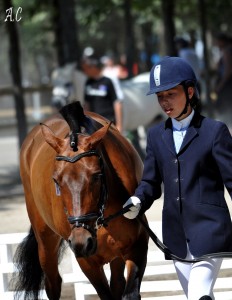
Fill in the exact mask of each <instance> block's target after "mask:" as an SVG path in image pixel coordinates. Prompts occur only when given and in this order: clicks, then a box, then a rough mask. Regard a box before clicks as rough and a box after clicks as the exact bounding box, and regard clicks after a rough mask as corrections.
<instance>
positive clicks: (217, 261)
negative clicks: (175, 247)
mask: <svg viewBox="0 0 232 300" xmlns="http://www.w3.org/2000/svg"><path fill="white" fill-rule="evenodd" d="M193 258H196V257H194V256H193V255H192V254H191V253H190V251H189V248H188V253H187V256H186V259H193ZM222 261H223V259H222V258H213V259H207V260H205V261H200V262H197V263H183V262H179V261H174V266H175V268H176V273H177V275H178V278H179V281H180V283H181V286H182V288H183V290H184V293H185V295H186V297H187V299H188V300H199V299H200V298H201V297H202V296H206V295H207V296H210V297H211V298H212V299H213V300H214V299H215V298H214V295H213V288H214V284H215V281H216V279H217V276H218V272H219V271H220V268H221V264H222Z"/></svg>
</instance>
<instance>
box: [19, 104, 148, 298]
mask: <svg viewBox="0 0 232 300" xmlns="http://www.w3.org/2000/svg"><path fill="white" fill-rule="evenodd" d="M142 169H143V164H142V161H141V159H140V157H139V155H138V153H137V152H136V151H135V149H134V148H133V146H132V145H131V144H130V143H129V142H128V141H127V139H126V138H125V137H123V136H122V135H121V134H120V133H119V131H118V130H117V129H116V127H115V126H114V125H113V124H111V123H110V122H109V121H108V120H106V119H104V118H103V117H101V116H99V115H97V114H95V113H91V112H84V111H83V108H82V106H81V104H80V103H79V102H78V101H77V102H74V103H71V104H68V105H67V106H65V107H63V108H62V109H61V111H60V113H58V114H56V115H54V116H52V117H50V118H48V119H46V120H45V121H44V123H43V124H40V125H39V124H38V125H36V126H35V127H34V128H33V129H32V131H31V132H30V133H29V134H28V136H27V137H26V139H25V141H24V143H23V145H22V148H21V151H20V175H21V179H22V183H23V187H24V192H25V200H26V207H27V212H28V216H29V219H30V222H31V228H30V232H29V234H28V236H27V237H26V238H25V239H24V240H23V242H22V243H21V244H20V245H19V246H18V248H17V251H16V254H15V261H16V262H17V268H18V270H19V272H18V273H17V274H18V275H17V278H16V284H15V287H14V290H15V295H16V296H15V297H16V299H18V298H17V297H18V296H19V292H20V291H22V290H23V291H24V292H25V297H24V299H25V300H27V299H34V300H36V299H39V298H38V297H39V290H40V289H41V288H43V287H44V286H45V290H46V293H47V296H48V298H49V300H58V299H60V295H61V284H62V279H61V276H60V274H59V271H58V263H59V255H60V253H61V249H62V243H65V244H68V245H69V246H70V248H71V249H72V251H73V252H74V254H75V257H76V259H77V262H78V263H79V265H80V267H81V269H82V271H83V272H84V274H85V275H86V276H87V278H88V279H89V281H90V283H91V284H92V285H93V287H94V288H95V289H96V291H97V294H98V296H99V298H100V299H102V300H119V299H123V300H130V299H131V300H132V299H133V300H137V299H141V296H140V285H141V281H142V277H143V274H144V270H145V267H146V262H147V250H148V239H149V237H148V234H147V232H146V231H145V230H144V228H143V227H142V225H141V223H140V222H138V221H137V220H129V219H127V218H125V217H124V216H123V215H119V216H117V218H116V217H115V218H112V219H111V220H110V216H113V215H117V212H119V211H120V210H122V206H123V204H124V203H125V201H126V200H127V199H128V197H130V195H132V194H133V193H134V190H135V188H136V186H137V184H138V182H139V180H140V178H141V175H142ZM143 219H144V220H145V221H146V217H145V215H144V216H143ZM107 220H108V221H107ZM109 220H110V221H109ZM65 241H66V242H67V243H66V242H65ZM107 263H109V264H110V270H111V277H110V282H109V283H108V280H107V278H106V276H105V273H104V268H103V266H104V265H105V264H107ZM125 267H126V271H127V272H126V273H127V276H126V278H125V275H124V269H125Z"/></svg>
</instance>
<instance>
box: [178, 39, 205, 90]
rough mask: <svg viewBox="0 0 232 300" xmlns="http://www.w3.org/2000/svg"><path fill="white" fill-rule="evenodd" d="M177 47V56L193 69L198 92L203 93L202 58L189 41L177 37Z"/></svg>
mask: <svg viewBox="0 0 232 300" xmlns="http://www.w3.org/2000/svg"><path fill="white" fill-rule="evenodd" d="M175 45H176V50H177V55H178V56H179V57H181V58H183V59H184V60H186V61H187V62H188V63H189V64H190V66H191V67H192V68H193V71H194V73H195V75H196V77H197V85H198V91H199V93H201V86H200V80H201V73H202V70H201V61H200V58H199V57H198V56H197V53H196V51H195V49H194V48H193V47H191V45H190V42H189V41H188V40H187V39H184V38H182V37H177V38H175Z"/></svg>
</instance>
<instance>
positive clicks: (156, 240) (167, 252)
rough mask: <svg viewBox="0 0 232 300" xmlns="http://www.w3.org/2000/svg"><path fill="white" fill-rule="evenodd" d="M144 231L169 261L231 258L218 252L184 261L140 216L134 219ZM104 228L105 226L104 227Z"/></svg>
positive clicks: (109, 219) (229, 254) (105, 221)
mask: <svg viewBox="0 0 232 300" xmlns="http://www.w3.org/2000/svg"><path fill="white" fill-rule="evenodd" d="M131 206H133V204H130V205H128V206H126V207H124V208H123V209H122V210H120V211H118V212H117V213H115V214H113V215H110V216H109V217H107V218H105V219H104V220H103V221H104V223H103V224H105V223H106V224H107V223H108V222H109V221H111V220H112V219H114V218H116V217H119V216H121V215H123V214H125V213H126V212H128V211H129V210H130V207H131ZM136 219H137V220H138V221H139V222H140V223H141V224H142V225H143V226H144V228H145V229H146V231H147V232H148V234H149V236H150V238H151V239H152V241H153V242H154V243H155V244H156V246H157V247H158V248H159V249H160V250H161V251H162V252H163V253H164V254H165V256H166V257H167V258H169V259H172V260H177V261H181V262H186V263H196V262H200V261H204V260H206V259H209V258H231V257H232V252H218V253H210V254H206V255H202V256H200V257H198V258H194V259H185V258H181V257H179V256H176V255H175V254H173V253H172V252H171V251H170V250H169V249H168V247H167V246H165V245H164V244H163V243H162V242H161V241H160V239H159V238H158V237H157V235H156V234H155V233H154V232H153V231H152V230H151V228H150V227H149V225H148V224H147V223H146V222H145V221H144V220H143V219H142V217H141V216H137V218H136ZM104 226H105V225H104Z"/></svg>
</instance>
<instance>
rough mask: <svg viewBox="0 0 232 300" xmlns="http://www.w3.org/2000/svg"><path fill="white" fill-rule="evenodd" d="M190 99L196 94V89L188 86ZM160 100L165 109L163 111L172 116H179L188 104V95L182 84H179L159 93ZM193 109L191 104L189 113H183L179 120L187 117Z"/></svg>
mask: <svg viewBox="0 0 232 300" xmlns="http://www.w3.org/2000/svg"><path fill="white" fill-rule="evenodd" d="M188 94H189V99H191V98H192V96H193V94H194V89H193V88H192V87H189V88H188ZM157 97H158V101H159V104H160V106H161V108H162V109H163V111H164V112H165V113H166V114H167V115H168V116H169V117H170V118H177V117H178V116H179V115H180V114H181V113H182V111H183V109H184V107H185V105H186V95H185V92H184V88H183V86H182V85H177V86H176V87H174V88H172V89H170V90H167V91H163V92H159V93H157ZM191 111H192V108H191V106H190V105H189V106H188V110H187V113H186V114H184V115H182V116H181V117H180V118H177V120H179V121H180V120H182V119H184V118H186V117H187V116H188V115H189V114H190V113H191Z"/></svg>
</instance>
